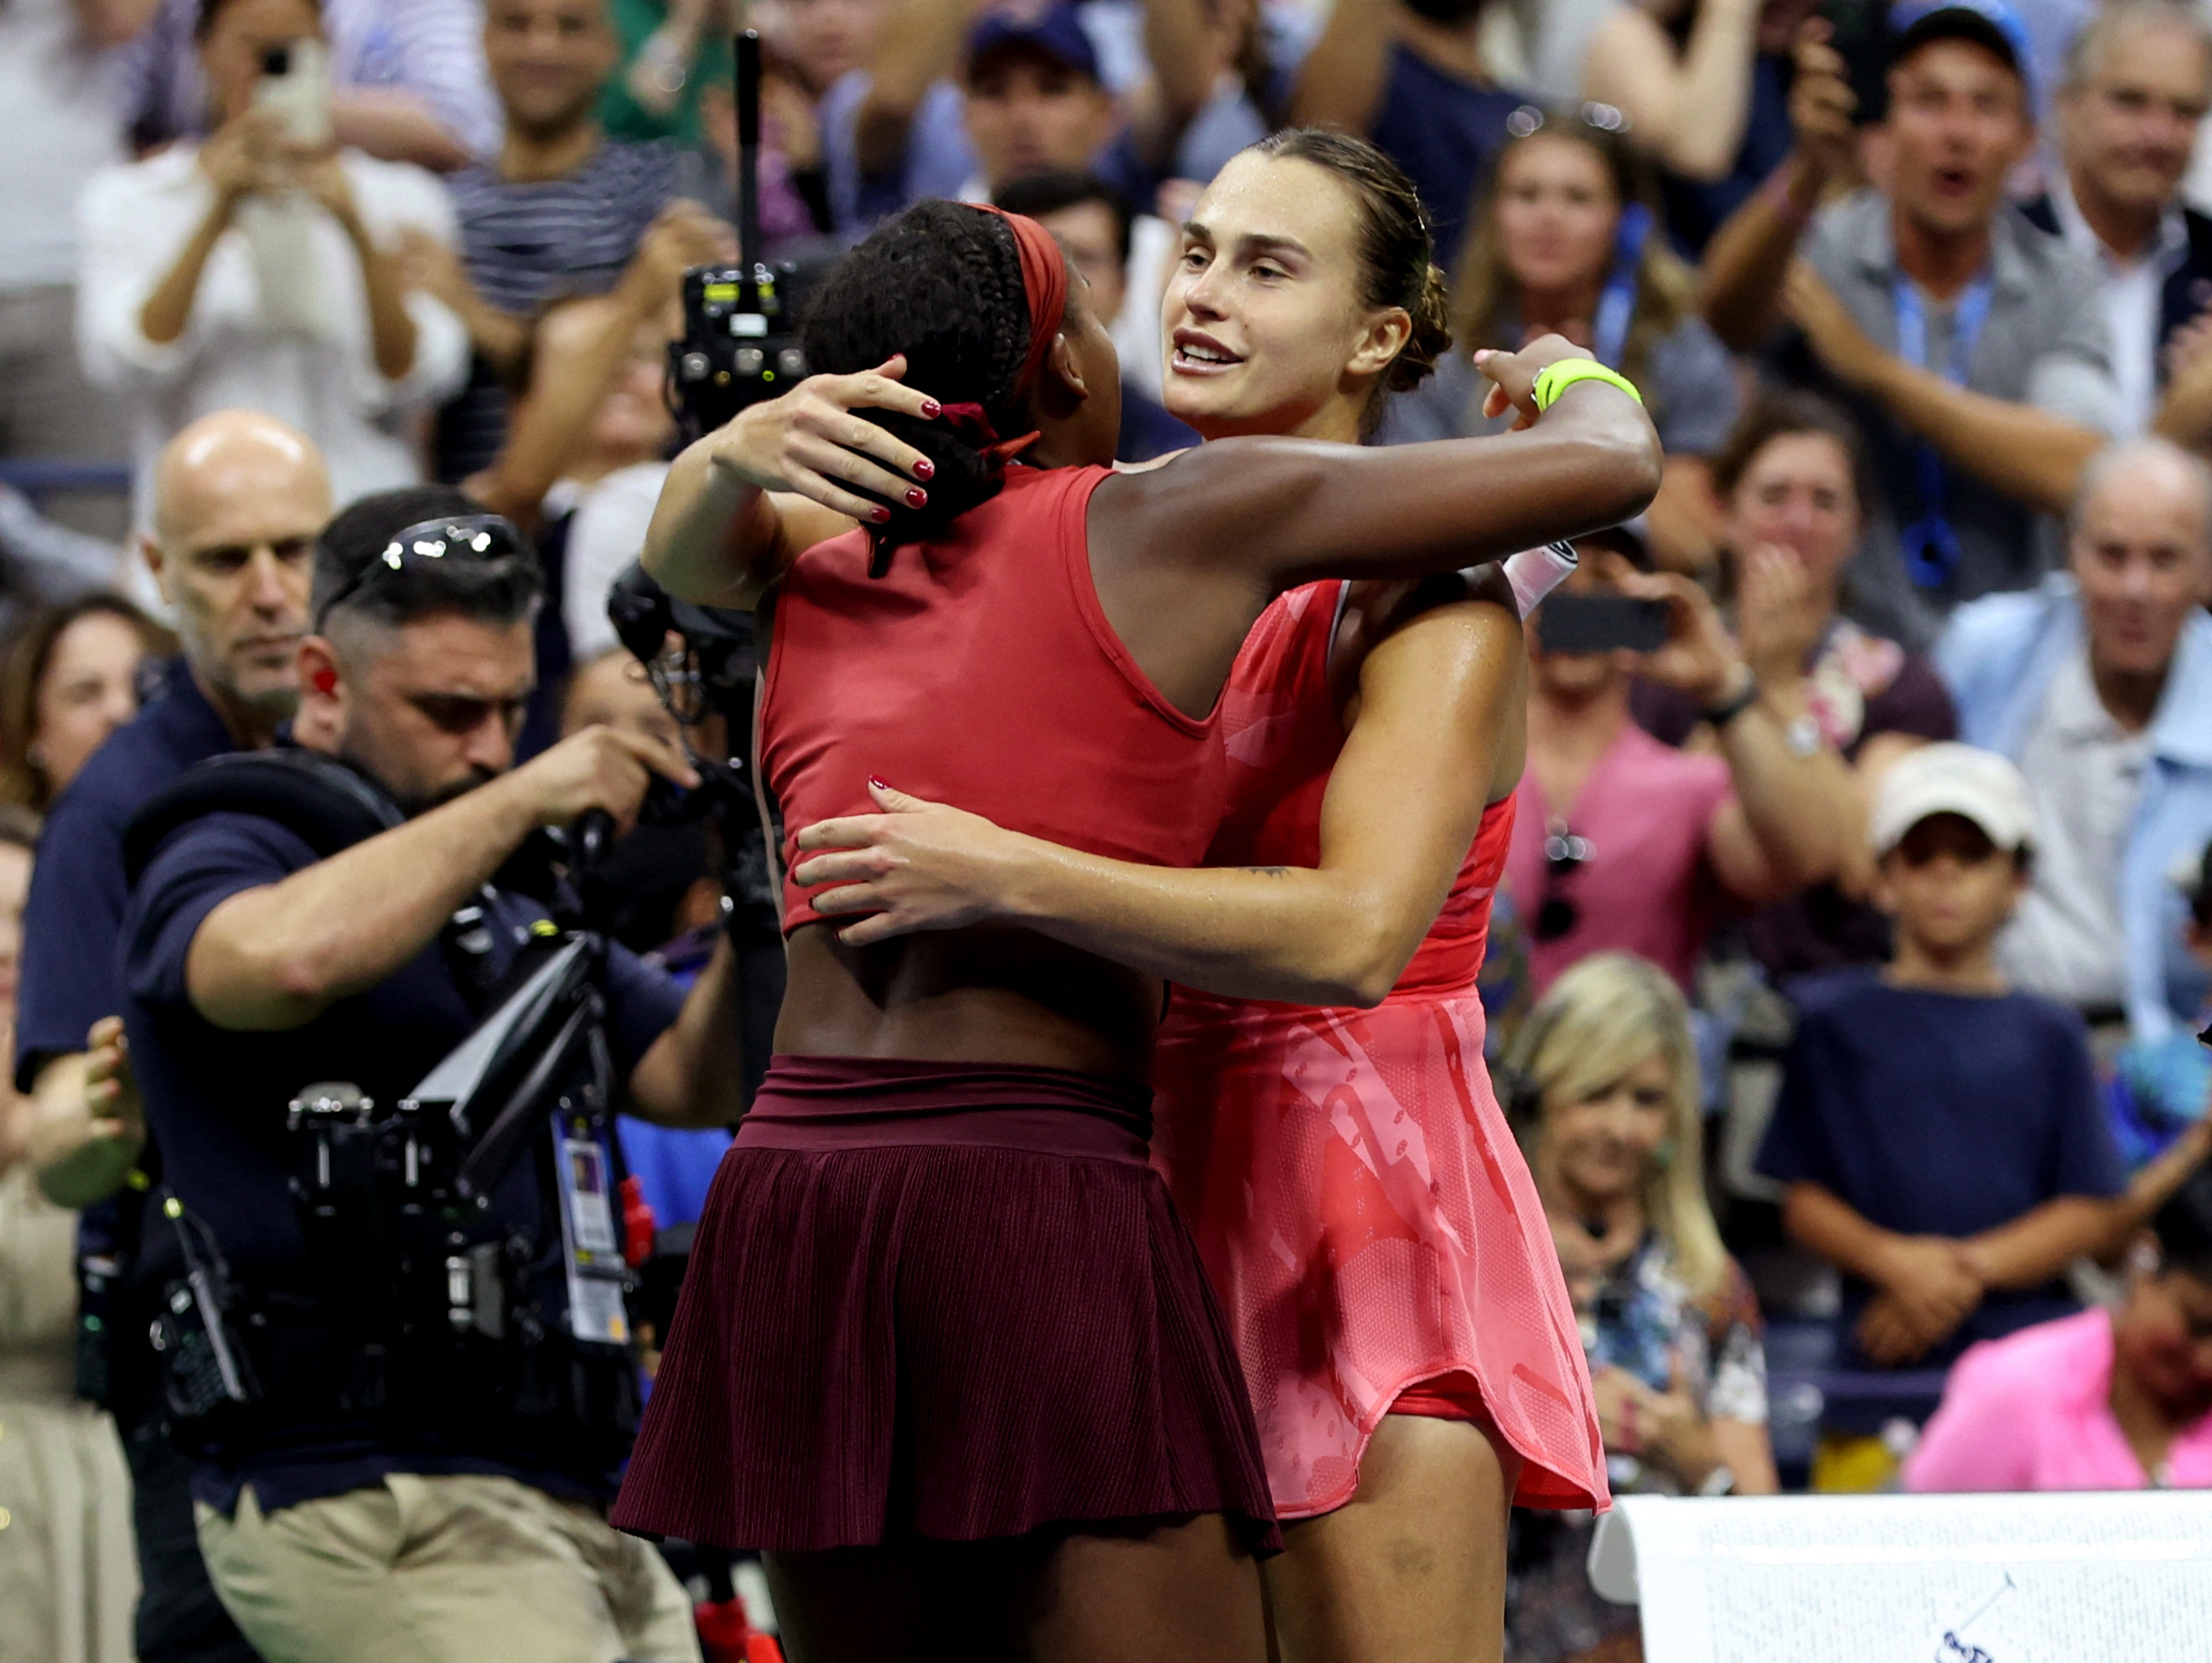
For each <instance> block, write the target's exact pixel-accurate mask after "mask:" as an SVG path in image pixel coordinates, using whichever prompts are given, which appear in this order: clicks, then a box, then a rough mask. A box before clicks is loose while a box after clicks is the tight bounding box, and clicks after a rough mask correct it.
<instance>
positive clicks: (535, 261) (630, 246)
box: [446, 139, 702, 317]
mask: <svg viewBox="0 0 2212 1663" xmlns="http://www.w3.org/2000/svg"><path fill="white" fill-rule="evenodd" d="M686 164H688V166H686ZM700 171H701V170H700V169H699V167H698V166H697V161H696V157H692V156H690V155H685V154H684V153H682V152H679V151H678V150H677V149H675V148H674V147H673V146H671V145H667V144H632V143H624V142H623V141H622V140H619V139H606V140H604V141H602V142H601V143H600V145H599V149H596V150H594V151H592V154H591V155H590V157H589V158H588V159H587V160H586V161H585V163H584V165H583V166H582V167H579V168H578V169H577V170H576V171H575V172H574V173H570V174H568V176H567V177H566V178H563V179H533V180H531V181H528V182H527V183H523V184H516V183H513V182H511V181H509V180H507V179H501V178H500V176H499V174H498V173H496V172H495V170H494V169H492V168H490V167H465V168H463V169H462V170H461V171H460V172H459V173H455V174H453V175H452V176H450V177H449V178H448V179H447V181H446V188H447V190H449V191H452V192H453V209H454V211H455V213H456V214H458V215H459V217H460V222H461V258H463V259H464V260H465V261H466V262H467V264H468V269H469V281H470V282H473V283H474V284H475V285H476V286H477V292H478V293H479V294H482V295H483V297H484V299H485V300H489V301H490V302H491V304H492V305H494V306H495V307H498V308H499V309H500V310H501V311H502V312H509V313H514V314H515V315H516V316H518V317H520V316H523V315H525V314H526V313H531V312H532V311H535V310H536V309H537V308H538V307H539V306H541V305H543V304H544V302H545V301H546V300H550V299H552V298H554V297H556V296H557V295H565V294H605V293H606V291H607V290H608V289H610V288H613V287H614V284H615V280H616V279H617V278H618V277H620V276H622V271H623V267H624V266H626V265H628V264H629V258H630V256H631V255H632V254H634V253H635V252H637V245H638V241H639V239H641V237H643V236H644V235H645V232H646V228H647V227H648V226H650V225H651V224H652V223H653V216H654V215H657V214H659V212H660V210H661V209H663V208H665V207H666V206H667V204H668V202H669V200H670V198H671V197H677V196H680V195H697V194H698V193H699V192H700V191H701V190H702V184H701V183H700V181H699V177H698V176H699V173H700ZM683 173H689V174H690V177H689V178H686V177H681V176H680V175H681V174H683Z"/></svg>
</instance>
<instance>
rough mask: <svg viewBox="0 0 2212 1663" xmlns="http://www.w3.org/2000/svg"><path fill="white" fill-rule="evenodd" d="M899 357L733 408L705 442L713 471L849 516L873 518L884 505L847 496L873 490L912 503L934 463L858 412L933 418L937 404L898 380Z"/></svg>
mask: <svg viewBox="0 0 2212 1663" xmlns="http://www.w3.org/2000/svg"><path fill="white" fill-rule="evenodd" d="M905 373H906V360H905V358H904V357H895V358H892V359H890V360H889V361H886V362H884V363H883V364H882V365H880V366H878V367H876V368H875V369H872V370H869V371H866V372H865V373H861V374H859V375H810V376H808V377H807V378H806V379H805V380H804V381H801V382H800V383H799V385H797V386H795V387H793V389H792V390H791V391H789V392H787V393H786V394H784V395H783V397H782V398H771V399H769V401H768V402H767V403H766V404H755V405H753V406H752V407H751V408H750V409H749V410H742V411H740V412H738V416H736V418H735V419H733V420H732V422H730V423H729V425H728V426H726V427H725V428H722V429H721V431H720V432H719V433H716V434H713V435H712V436H711V437H710V438H709V439H708V441H707V443H708V446H710V450H709V456H710V458H711V460H712V462H713V464H714V469H715V470H716V471H717V472H719V473H722V474H726V475H728V476H732V477H733V478H735V479H738V480H740V481H742V482H744V483H746V484H748V485H753V486H757V487H758V488H759V489H763V490H768V491H788V492H790V493H791V494H792V495H795V496H803V497H805V498H806V499H807V500H808V501H811V502H818V503H820V504H821V505H822V506H823V507H825V508H829V509H831V510H834V511H835V512H836V513H841V514H846V515H849V516H850V517H851V518H853V519H862V520H873V521H877V522H878V523H880V522H881V521H883V520H885V519H890V510H889V509H888V508H878V507H877V506H876V505H875V504H874V503H872V502H870V501H866V499H864V498H861V497H858V496H855V495H853V491H854V489H860V490H867V491H873V492H874V493H875V494H876V495H878V496H882V497H887V498H889V499H890V501H894V502H897V501H904V502H906V503H907V504H908V506H910V507H916V508H919V507H921V505H922V504H923V503H925V502H927V501H928V500H929V497H928V494H927V491H925V490H924V489H923V488H922V487H921V486H920V485H918V484H916V483H915V481H916V480H927V479H928V478H929V477H930V476H932V475H933V473H934V472H935V471H936V464H934V463H933V462H932V461H931V460H930V459H929V458H927V457H926V456H924V455H923V454H922V453H921V452H920V451H918V450H916V449H915V447H914V446H911V445H908V444H903V443H902V442H901V441H900V440H897V439H896V438H894V437H893V436H892V435H891V434H889V433H887V432H885V431H884V429H883V428H879V427H878V426H876V424H875V423H874V422H870V421H868V420H866V418H864V417H862V416H857V415H855V414H854V411H856V410H898V411H901V412H902V413H904V414H905V415H908V416H916V417H918V418H920V419H921V420H922V421H925V422H929V421H934V420H935V419H936V418H937V416H938V414H939V410H938V404H937V401H936V400H935V399H934V398H930V397H929V396H928V395H927V394H926V393H921V392H917V391H915V390H914V389H913V388H912V387H908V386H902V385H900V378H901V377H902V376H903V375H905Z"/></svg>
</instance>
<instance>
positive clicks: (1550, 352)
mask: <svg viewBox="0 0 2212 1663" xmlns="http://www.w3.org/2000/svg"><path fill="white" fill-rule="evenodd" d="M1591 357H1595V354H1593V353H1592V352H1591V351H1590V350H1589V348H1587V347H1578V346H1577V345H1576V344H1575V343H1573V342H1572V341H1570V340H1569V339H1567V337H1565V336H1564V335H1540V336H1538V337H1536V338H1535V339H1534V340H1533V341H1531V342H1529V343H1528V345H1526V346H1524V347H1522V349H1521V350H1520V351H1518V352H1497V351H1485V352H1478V353H1476V354H1475V355H1474V367H1476V368H1477V369H1479V370H1480V371H1481V372H1482V373H1484V374H1485V375H1486V376H1488V377H1489V378H1490V379H1491V382H1492V385H1491V388H1490V391H1489V392H1488V393H1487V394H1486V395H1485V396H1484V398H1483V401H1482V413H1483V414H1484V415H1485V416H1488V417H1490V418H1491V420H1492V421H1496V420H1497V419H1498V417H1499V416H1503V415H1504V414H1505V412H1506V411H1507V410H1517V411H1519V412H1520V419H1519V420H1518V421H1516V422H1514V424H1513V425H1514V426H1515V427H1516V428H1525V427H1527V426H1528V424H1529V423H1530V422H1534V420H1535V419H1536V417H1537V416H1538V415H1539V414H1540V412H1539V411H1538V410H1537V409H1536V378H1537V377H1538V376H1539V375H1541V374H1542V373H1544V372H1545V371H1546V370H1547V369H1549V368H1551V367H1552V366H1553V365H1554V364H1556V363H1558V362H1559V361H1561V360H1562V359H1565V358H1591Z"/></svg>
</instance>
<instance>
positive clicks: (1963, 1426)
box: [1905, 1310, 2212, 1493]
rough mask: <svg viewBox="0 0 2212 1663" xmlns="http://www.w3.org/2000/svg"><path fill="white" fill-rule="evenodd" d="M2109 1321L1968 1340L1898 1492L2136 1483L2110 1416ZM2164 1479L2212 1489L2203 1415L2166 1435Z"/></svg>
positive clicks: (2211, 1428) (2073, 1320)
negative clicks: (1902, 1489)
mask: <svg viewBox="0 0 2212 1663" xmlns="http://www.w3.org/2000/svg"><path fill="white" fill-rule="evenodd" d="M2111 1396H2112V1318H2111V1316H2110V1315H2109V1314H2106V1312H2104V1311H2101V1310H2090V1311H2084V1312H2082V1313H2081V1314H2080V1315H2079V1316H2069V1317H2061V1318H2059V1320H2057V1321H2056V1322H2039V1323H2038V1324H2036V1325H2035V1326H2033V1327H2032V1328H2023V1329H2021V1331H2020V1332H2018V1333H2016V1334H2008V1335H2006V1336H2005V1338H2002V1339H1990V1340H1984V1341H1983V1342H1982V1343H1981V1344H1979V1345H1976V1346H1972V1347H1971V1348H1970V1349H1969V1350H1967V1352H1966V1355H1965V1356H1962V1357H1960V1359H1959V1361H1958V1363H1956V1364H1955V1365H1954V1367H1953V1369H1952V1370H1951V1378H1950V1380H1949V1381H1948V1383H1947V1384H1946V1385H1945V1387H1944V1388H1943V1406H1942V1408H1940V1409H1938V1410H1937V1411H1936V1417H1935V1418H1934V1419H1933V1420H1931V1421H1929V1423H1928V1429H1927V1431H1926V1432H1925V1433H1923V1435H1921V1439H1920V1443H1919V1446H1918V1447H1917V1448H1915V1449H1914V1450H1913V1452H1912V1454H1911V1455H1910V1456H1908V1457H1907V1458H1906V1460H1905V1488H1906V1489H1907V1490H1922V1491H1934V1492H1939V1493H1940V1492H1943V1491H1949V1490H2142V1489H2143V1488H2145V1487H2146V1481H2145V1479H2144V1477H2143V1470H2142V1464H2141V1463H2140V1462H2139V1461H2137V1460H2136V1455H2135V1451H2134V1450H2132V1449H2130V1448H2129V1447H2128V1441H2127V1438H2126V1437H2125V1435H2123V1434H2122V1432H2121V1431H2120V1423H2119V1422H2118V1421H2117V1420H2115V1419H2113V1418H2112V1405H2111V1402H2110V1399H2111ZM2166 1483H2167V1484H2168V1485H2169V1486H2171V1487H2172V1488H2173V1489H2176V1490H2203V1489H2208V1488H2212V1415H2208V1416H2206V1417H2204V1418H2203V1420H2201V1421H2199V1422H2197V1424H2196V1425H2194V1426H2192V1427H2191V1428H2189V1429H2187V1430H2186V1431H2185V1432H2182V1433H2181V1434H2179V1435H2178V1436H2176V1437H2175V1439H2174V1441H2173V1444H2172V1448H2170V1449H2169V1450H2168V1451H2167V1452H2166Z"/></svg>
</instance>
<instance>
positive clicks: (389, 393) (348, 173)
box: [78, 0, 468, 527]
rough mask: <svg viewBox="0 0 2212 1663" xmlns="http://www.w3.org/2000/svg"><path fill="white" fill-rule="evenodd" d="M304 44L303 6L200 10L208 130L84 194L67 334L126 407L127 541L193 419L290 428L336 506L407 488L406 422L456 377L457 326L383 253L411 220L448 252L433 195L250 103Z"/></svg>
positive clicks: (311, 12) (230, 3)
mask: <svg viewBox="0 0 2212 1663" xmlns="http://www.w3.org/2000/svg"><path fill="white" fill-rule="evenodd" d="M321 33H322V25H321V21H320V20H319V16H318V15H317V12H316V9H315V7H314V5H313V3H312V0H210V3H209V4H208V5H207V6H206V8H205V9H204V10H203V11H202V12H201V14H200V26H199V37H200V58H201V61H202V63H203V64H204V65H205V67H206V70H207V77H208V86H209V91H210V96H211V98H212V100H213V102H214V106H215V110H216V117H217V123H218V130H217V131H216V134H215V136H214V137H212V138H210V140H208V142H207V143H205V144H204V145H203V144H191V143H180V144H178V145H176V146H174V147H173V148H172V149H167V150H165V151H163V152H161V154H159V155H155V156H153V157H151V158H149V160H147V161H141V162H134V163H131V164H130V165H128V166H125V167H112V168H109V169H107V170H106V171H105V172H103V173H100V175H99V176H98V177H97V178H95V179H94V181H93V183H92V185H91V186H90V187H89V188H88V190H87V191H86V193H85V201H84V209H83V220H84V228H85V237H84V242H83V246H82V250H81V251H80V252H81V258H82V262H83V265H82V273H81V276H80V280H79V284H78V292H79V294H80V297H81V299H82V310H81V312H80V315H79V318H78V339H79V342H80V343H81V346H82V351H83V353H84V357H85V364H86V367H87V370H88V373H91V374H92V375H93V377H94V379H96V380H99V381H100V382H102V383H104V384H106V385H109V386H112V387H113V388H114V389H115V390H116V391H118V392H119V393H122V394H125V395H126V396H127V397H128V398H130V399H131V404H132V406H133V409H132V411H131V425H132V443H131V449H132V452H133V459H134V464H135V466H136V470H137V480H136V491H135V495H134V503H135V507H136V510H137V517H138V519H139V523H140V525H141V526H142V527H143V525H144V523H145V521H146V518H147V516H148V515H149V513H150V511H151V508H152V506H153V498H152V492H153V486H154V477H153V476H154V464H155V458H157V457H158V456H160V455H161V451H162V448H163V446H166V445H167V443H168V441H169V440H170V439H171V438H173V436H174V435H175V434H177V433H178V432H179V430H180V429H181V428H184V427H185V425H186V424H187V423H189V422H191V421H192V420H193V418H195V417H196V416H203V415H205V414H207V413H208V412H210V411H211V410H226V409H232V408H246V409H254V410H265V411H267V412H268V413H269V414H270V415H271V416H277V417H279V418H280V419H282V420H283V421H285V422H289V424H290V425H291V426H293V427H295V428H298V429H299V430H300V431H301V432H302V433H304V434H307V436H308V437H309V438H310V439H312V440H313V441H314V443H315V445H316V446H318V447H319V449H320V450H321V451H322V452H323V454H324V456H325V458H326V459H327V462H328V464H329V467H330V472H331V483H332V485H333V487H334V488H335V489H336V491H337V495H338V498H339V499H340V500H341V501H343V500H344V499H346V498H348V497H351V496H354V495H358V494H359V493H361V492H362V491H368V490H374V489H378V488H380V487H382V486H386V485H391V484H393V483H399V482H402V481H407V480H412V479H415V478H416V477H418V476H419V474H420V469H419V467H418V464H417V462H416V454H415V449H414V446H413V443H412V439H411V434H410V418H411V417H412V416H413V414H414V413H415V412H416V411H417V410H422V409H424V408H426V407H427V406H428V405H429V404H432V403H433V402H435V400H436V399H438V398H441V397H443V396H444V395H445V394H447V393H448V392H450V391H452V390H453V388H454V386H455V385H458V384H459V379H460V377H461V374H462V373H463V371H464V369H465V366H466V361H467V349H468V339H467V336H466V334H465V331H463V329H462V327H461V325H460V321H459V319H457V318H455V317H454V316H453V313H451V312H450V311H448V310H447V308H446V307H445V306H444V305H443V304H441V302H440V301H438V300H435V299H434V298H432V297H431V296H430V295H428V294H422V293H420V292H410V289H409V288H408V286H407V284H406V282H404V279H403V277H402V276H401V272H400V265H399V260H398V255H397V253H396V252H395V247H396V243H397V240H398V236H399V234H400V233H401V232H402V231H403V230H404V228H407V227H410V226H413V227H416V228H419V229H421V230H422V231H425V232H427V233H428V234H431V235H432V236H435V237H436V238H438V239H439V240H442V241H445V242H448V243H450V242H451V241H452V240H453V209H452V206H451V204H450V203H448V202H447V199H446V196H445V193H444V191H441V189H440V188H439V185H438V182H437V181H436V180H435V179H432V178H431V177H430V176H429V175H428V174H427V173H423V172H422V171H421V170H420V169H418V168H414V167H403V166H400V165H398V164H396V163H392V162H386V161H374V160H373V159H372V158H370V157H368V156H367V155H363V154H362V153H361V152H360V151H357V150H351V149H331V148H328V147H327V146H325V147H323V148H319V149H310V148H305V147H303V146H302V145H301V144H300V143H296V142H295V137H293V136H292V135H290V134H288V132H287V130H286V124H285V123H284V121H283V119H282V118H281V117H280V115H279V112H276V111H274V110H270V109H266V108H258V107H257V106H255V103H254V92H253V89H254V84H255V82H256V80H257V78H258V76H259V74H260V66H261V59H262V54H263V52H264V51H265V50H267V49H269V48H270V47H273V46H279V45H282V44H283V43H285V42H287V41H291V40H296V39H319V38H320V37H321Z"/></svg>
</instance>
